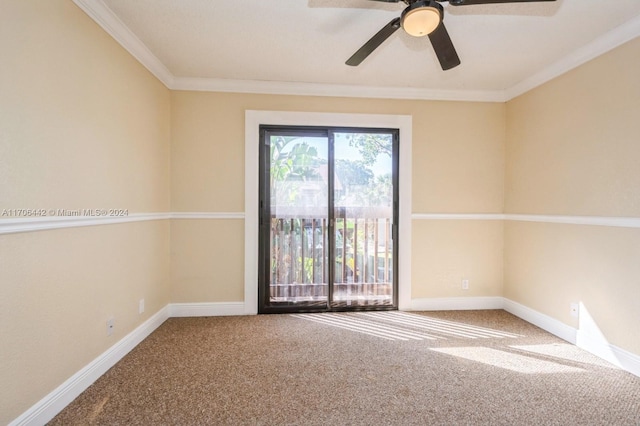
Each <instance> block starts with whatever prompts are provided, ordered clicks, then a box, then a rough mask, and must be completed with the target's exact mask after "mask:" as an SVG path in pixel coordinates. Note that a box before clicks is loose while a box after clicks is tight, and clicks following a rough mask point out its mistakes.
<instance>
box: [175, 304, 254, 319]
mask: <svg viewBox="0 0 640 426" xmlns="http://www.w3.org/2000/svg"><path fill="white" fill-rule="evenodd" d="M169 312H170V316H171V317H218V316H232V315H245V309H244V302H219V303H171V304H170V305H169Z"/></svg>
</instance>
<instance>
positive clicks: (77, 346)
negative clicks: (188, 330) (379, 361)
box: [0, 0, 640, 423]
mask: <svg viewBox="0 0 640 426" xmlns="http://www.w3.org/2000/svg"><path fill="white" fill-rule="evenodd" d="M0 51H1V52H3V66H2V67H0V117H2V121H1V122H0V126H1V127H0V210H2V209H16V208H45V209H51V208H53V209H77V208H80V209H82V208H125V209H129V211H130V212H131V213H136V212H165V211H175V212H213V213H220V212H221V213H226V212H230V213H238V212H243V211H244V208H245V206H244V113H245V110H248V109H250V110H271V111H274V110H282V111H304V112H332V113H365V114H367V113H369V114H401V115H411V116H412V118H413V146H412V149H413V159H412V169H413V176H412V187H413V193H412V194H411V197H412V205H413V213H415V214H429V213H471V214H474V213H502V212H505V211H506V212H507V213H522V214H545V215H602V216H634V217H638V216H639V213H640V201H639V200H640V185H638V184H637V182H640V169H639V168H638V167H637V165H636V163H637V161H636V160H637V158H639V157H640V148H639V147H640V145H638V143H637V135H639V134H640V120H638V119H637V117H640V83H639V80H638V79H637V77H636V74H637V70H638V69H640V59H638V58H640V41H638V40H636V41H633V42H630V43H628V44H627V45H625V46H622V47H621V48H619V49H616V50H615V51H613V52H610V53H608V54H607V55H604V56H602V57H601V58H598V59H596V60H594V61H592V62H590V63H588V64H586V65H584V66H582V67H580V68H578V69H576V70H574V71H572V72H570V73H567V74H565V75H563V76H561V77H559V78H558V79H556V80H554V81H552V82H550V83H548V84H546V85H544V86H542V87H540V88H538V89H535V90H533V91H532V92H530V93H527V94H525V95H523V96H520V97H519V98H517V99H515V100H513V101H510V102H509V103H508V104H507V105H504V104H497V103H472V102H436V101H410V100H376V99H351V98H329V97H304V96H274V95H250V94H223V93H203V92H180V91H178V92H171V93H170V92H169V90H167V89H166V88H165V87H164V86H163V85H162V84H161V83H160V82H158V81H157V80H156V79H155V78H154V77H153V76H152V75H151V74H150V73H149V72H148V71H146V70H145V69H144V68H143V67H142V66H141V65H140V64H139V63H138V62H137V61H136V60H135V59H133V58H132V57H131V56H130V55H129V54H128V53H127V52H125V51H124V50H123V49H122V48H121V47H120V46H119V45H118V44H117V43H116V42H115V41H114V40H113V39H111V38H110V36H108V35H107V34H106V33H105V32H103V31H102V30H101V29H100V28H99V27H98V26H97V25H96V24H95V23H94V22H93V21H92V20H91V19H89V18H88V17H87V16H85V15H84V13H83V12H81V11H80V9H78V8H77V7H76V6H75V5H74V4H73V3H72V2H71V1H70V0H30V1H23V0H3V1H2V3H0ZM505 146H506V148H505ZM505 188H506V190H505ZM412 227H413V235H412V244H411V247H412V265H413V266H412V271H411V278H412V297H413V298H414V299H415V298H430V297H456V296H501V295H503V296H505V297H507V298H509V299H512V300H514V301H516V302H519V303H522V304H524V305H526V306H528V307H530V308H533V309H535V310H537V311H540V312H542V313H545V314H547V315H549V316H551V317H553V318H556V319H559V320H560V321H563V322H565V323H567V324H569V325H572V326H575V327H577V326H579V324H578V323H577V322H576V320H575V319H574V318H573V317H571V316H570V315H569V303H570V302H574V301H576V302H583V303H584V305H585V307H586V308H587V309H588V311H589V314H590V315H591V316H592V317H593V319H594V321H595V322H596V323H597V325H598V327H599V328H600V330H601V331H602V333H603V334H604V335H605V336H606V338H607V339H608V340H609V341H610V343H613V344H615V345H618V346H620V347H622V348H623V349H626V350H629V351H631V352H633V353H636V354H638V353H640V340H639V339H640V338H638V337H637V333H634V330H633V329H632V327H631V326H627V324H636V323H638V322H639V320H640V318H639V317H638V315H639V314H638V312H640V306H639V303H640V302H639V301H638V300H639V299H638V297H637V290H638V279H637V277H638V276H640V275H639V273H640V271H639V270H638V269H639V266H638V265H639V264H640V263H638V262H637V259H638V255H640V252H639V251H638V250H639V249H638V247H640V244H639V243H640V233H639V232H637V230H636V229H628V228H611V227H594V226H579V225H562V224H543V223H530V222H514V221H509V222H507V223H504V224H503V223H502V222H501V221H484V220H442V221H441V220H430V219H420V218H416V219H414V220H413V221H412ZM243 230H244V226H243V221H242V220H240V219H204V220H172V221H151V222H134V223H125V224H116V225H105V226H96V227H84V228H72V229H59V230H51V231H41V232H30V233H20V234H10V235H0V324H1V325H0V333H1V334H0V342H1V343H2V352H0V354H1V359H0V383H2V384H3V386H2V389H0V423H6V422H8V421H11V420H12V419H14V418H15V417H16V416H18V415H20V414H21V413H23V412H24V411H25V410H27V409H28V408H29V407H30V406H32V405H33V404H34V403H36V402H37V401H38V400H39V399H41V398H42V397H43V396H45V395H46V394H47V393H49V392H50V391H51V390H53V389H54V388H55V387H57V386H58V385H60V384H61V383H62V382H63V381H64V380H66V379H67V378H69V377H70V376H71V375H73V374H74V373H76V372H77V371H78V370H79V369H81V368H82V367H84V366H85V365H86V364H87V363H88V362H90V361H91V360H93V359H95V358H96V357H97V356H98V355H100V354H101V353H102V352H103V351H105V350H106V349H108V348H109V347H110V346H111V345H113V344H114V343H116V342H117V341H118V340H119V339H121V338H122V337H124V336H125V335H126V334H127V333H128V332H130V331H132V330H133V329H135V328H136V327H137V326H139V325H140V324H141V323H142V322H143V321H145V320H146V319H148V318H149V317H150V316H151V315H152V314H154V313H156V312H157V311H158V310H159V309H161V308H162V307H164V306H166V305H167V304H168V303H170V302H176V303H181V302H186V303H188V302H196V303H204V302H234V301H242V300H243V298H244V294H243V273H244V247H243V244H244V238H243V235H242V234H243ZM503 274H504V280H503ZM462 278H467V279H469V280H470V289H469V290H468V291H462V290H461V289H460V280H461V279H462ZM503 281H504V282H503ZM141 298H145V301H146V312H145V313H144V314H143V315H139V314H138V311H137V309H138V300H139V299H141ZM111 316H113V317H115V318H116V330H115V333H114V335H113V336H111V337H107V336H106V325H105V323H106V320H107V318H109V317H111Z"/></svg>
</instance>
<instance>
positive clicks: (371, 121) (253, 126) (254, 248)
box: [243, 110, 413, 315]
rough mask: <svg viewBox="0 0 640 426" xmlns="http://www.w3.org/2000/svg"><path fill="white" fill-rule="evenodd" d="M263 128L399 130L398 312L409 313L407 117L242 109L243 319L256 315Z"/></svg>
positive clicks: (409, 123) (409, 145) (409, 126)
mask: <svg viewBox="0 0 640 426" xmlns="http://www.w3.org/2000/svg"><path fill="white" fill-rule="evenodd" d="M261 124H276V125H287V126H296V125H298V126H330V127H362V128H397V129H399V130H400V149H399V151H400V152H399V163H400V164H399V170H398V174H399V176H398V178H399V188H398V189H399V197H400V199H399V206H398V236H399V247H398V309H400V310H410V309H411V244H412V243H411V186H412V185H411V179H412V173H411V151H412V131H413V129H412V126H413V125H412V117H411V116H410V115H385V114H349V113H346V114H345V113H316V112H292V111H258V110H246V111H245V207H244V208H245V215H244V222H245V224H244V229H245V235H244V241H245V252H244V265H245V271H244V309H243V312H244V314H245V315H255V314H257V313H258V257H259V256H258V231H259V203H258V196H259V194H258V193H259V176H258V164H259V147H260V144H259V127H260V125H261Z"/></svg>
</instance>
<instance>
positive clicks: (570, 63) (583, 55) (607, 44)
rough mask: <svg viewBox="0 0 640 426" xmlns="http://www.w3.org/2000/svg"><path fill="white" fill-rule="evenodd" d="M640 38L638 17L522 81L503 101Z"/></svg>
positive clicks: (511, 88) (510, 89)
mask: <svg viewBox="0 0 640 426" xmlns="http://www.w3.org/2000/svg"><path fill="white" fill-rule="evenodd" d="M639 36H640V16H638V17H635V18H634V19H631V20H630V21H627V22H626V23H624V24H622V25H620V26H619V27H617V28H615V29H613V30H611V31H609V32H608V33H606V34H604V35H602V36H600V37H598V38H597V39H595V40H594V41H593V42H591V43H589V44H587V45H586V46H583V47H581V48H579V49H577V50H575V51H573V52H572V53H570V54H569V55H567V56H565V57H564V58H562V59H560V60H559V61H557V62H555V63H553V64H551V65H550V66H548V67H546V68H544V69H543V70H542V71H540V72H538V73H536V74H534V75H532V76H530V77H528V78H526V79H524V80H522V81H521V82H520V83H517V84H516V85H514V86H512V87H510V88H508V89H507V90H506V91H505V98H506V99H505V101H510V100H511V99H513V98H516V97H518V96H520V95H522V94H524V93H526V92H528V91H529V90H532V89H535V88H536V87H538V86H541V85H543V84H544V83H546V82H548V81H550V80H553V79H554V78H556V77H559V76H561V75H562V74H564V73H566V72H569V71H571V70H572V69H574V68H577V67H579V66H580V65H582V64H584V63H586V62H589V61H590V60H592V59H595V58H597V57H598V56H600V55H603V54H605V53H607V52H609V51H610V50H613V49H615V48H616V47H618V46H620V45H622V44H624V43H626V42H628V41H630V40H633V39H634V38H636V37H639Z"/></svg>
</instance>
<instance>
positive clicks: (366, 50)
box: [345, 0, 400, 67]
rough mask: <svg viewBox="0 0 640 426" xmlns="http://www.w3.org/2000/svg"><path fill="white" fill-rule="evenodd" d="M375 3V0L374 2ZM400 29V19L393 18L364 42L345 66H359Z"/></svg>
mask: <svg viewBox="0 0 640 426" xmlns="http://www.w3.org/2000/svg"><path fill="white" fill-rule="evenodd" d="M376 1H377V0H376ZM398 28H400V18H395V19H394V20H392V21H391V22H389V23H388V24H387V25H385V26H384V27H382V29H381V30H380V31H378V32H377V33H376V35H374V36H373V37H371V39H369V41H368V42H366V43H365V44H364V45H363V46H362V47H361V48H360V49H358V51H357V52H356V53H354V54H353V55H352V56H351V57H350V58H349V59H347V62H345V63H346V64H347V65H351V66H352V67H355V66H358V65H360V62H362V61H364V60H365V59H366V57H367V56H369V55H370V54H371V52H373V51H374V50H376V49H377V48H378V46H380V45H381V44H382V43H383V42H384V41H385V40H386V39H388V38H389V36H391V34H393V33H395V32H396V30H397V29H398Z"/></svg>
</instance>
